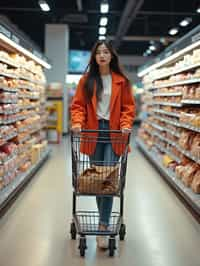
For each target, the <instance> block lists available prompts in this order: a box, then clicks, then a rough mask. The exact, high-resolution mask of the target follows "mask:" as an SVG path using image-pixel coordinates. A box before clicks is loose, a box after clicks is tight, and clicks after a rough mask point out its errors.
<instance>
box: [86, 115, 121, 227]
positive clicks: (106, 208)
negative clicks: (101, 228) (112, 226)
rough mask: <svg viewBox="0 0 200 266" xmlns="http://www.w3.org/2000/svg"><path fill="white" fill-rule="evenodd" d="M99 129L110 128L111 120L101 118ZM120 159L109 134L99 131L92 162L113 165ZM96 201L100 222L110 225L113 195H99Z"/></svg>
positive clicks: (91, 157) (91, 158)
mask: <svg viewBox="0 0 200 266" xmlns="http://www.w3.org/2000/svg"><path fill="white" fill-rule="evenodd" d="M99 129H100V130H109V121H106V120H99ZM102 138H103V141H102ZM104 141H105V142H104ZM118 160H119V156H118V155H116V154H115V153H114V151H113V149H112V144H111V142H110V137H109V134H108V133H105V132H99V138H98V141H97V144H96V149H95V152H94V154H93V155H91V156H90V162H91V163H93V164H95V165H109V166H111V165H112V166H113V165H115V164H116V163H117V162H118ZM96 201H97V207H98V211H99V217H100V218H99V224H100V225H105V226H108V225H109V220H110V215H111V212H112V205H113V197H112V196H97V197H96Z"/></svg>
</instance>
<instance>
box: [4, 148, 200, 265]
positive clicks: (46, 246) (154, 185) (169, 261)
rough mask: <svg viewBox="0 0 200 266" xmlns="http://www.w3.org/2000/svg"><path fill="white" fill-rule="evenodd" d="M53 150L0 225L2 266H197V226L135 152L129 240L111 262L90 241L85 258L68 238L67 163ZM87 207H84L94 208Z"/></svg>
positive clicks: (199, 258) (128, 189)
mask: <svg viewBox="0 0 200 266" xmlns="http://www.w3.org/2000/svg"><path fill="white" fill-rule="evenodd" d="M65 147H66V145H62V146H59V147H56V148H55V149H54V151H53V154H52V156H51V158H50V159H49V161H48V162H47V163H46V165H45V166H44V167H43V168H42V169H41V170H40V172H39V173H38V174H37V176H35V178H34V179H33V180H32V181H31V182H30V183H29V185H28V186H27V187H26V189H25V190H24V191H23V193H22V194H21V195H20V196H19V197H18V199H17V201H16V202H15V203H14V204H13V206H12V207H11V208H10V209H9V211H8V212H7V213H6V215H5V216H4V217H2V218H1V219H0V265H1V266H4V265H6V266H25V265H26V266H27V265H28V266H55V265H56V266H63V265H73V266H76V265H98V266H100V265H105V266H106V265H111V264H113V265H116V266H118V265H124V266H126V265H137V266H140V265H141V266H147V265H148V266H169V265H170V266H188V265H191V266H199V265H200V256H199V246H200V226H199V224H198V223H197V222H196V221H195V220H194V219H193V217H192V216H191V214H190V213H189V212H188V211H187V209H185V207H184V206H183V205H182V203H181V202H180V200H179V199H177V198H176V196H175V195H174V192H173V191H172V190H171V189H170V188H169V187H168V186H167V185H166V183H165V182H164V181H163V180H162V179H161V178H160V176H159V174H158V173H156V172H155V170H154V168H153V167H152V166H151V165H150V164H149V163H148V162H147V161H146V160H145V159H144V158H143V156H142V155H141V154H140V152H139V151H137V150H136V149H135V148H134V152H133V153H132V154H131V155H130V157H129V168H128V173H127V176H128V180H127V181H128V182H127V186H126V219H125V222H126V224H127V227H128V235H127V239H126V241H125V242H123V243H120V250H119V252H117V254H116V256H115V257H114V258H109V257H108V256H107V253H106V252H105V253H104V252H100V251H96V246H95V240H94V239H89V241H88V251H87V254H86V258H85V259H83V258H80V256H79V252H78V249H77V242H74V241H72V240H70V238H69V234H68V231H69V223H70V219H71V178H70V172H71V170H70V164H71V161H70V157H69V153H67V152H65ZM90 202H91V201H88V200H86V201H83V202H82V204H83V205H87V206H95V204H93V203H94V202H93V203H92V204H91V203H90Z"/></svg>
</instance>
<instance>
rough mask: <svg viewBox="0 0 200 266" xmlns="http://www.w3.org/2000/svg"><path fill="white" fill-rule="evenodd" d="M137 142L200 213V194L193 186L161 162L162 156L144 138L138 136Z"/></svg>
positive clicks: (163, 174)
mask: <svg viewBox="0 0 200 266" xmlns="http://www.w3.org/2000/svg"><path fill="white" fill-rule="evenodd" d="M136 143H137V145H138V146H139V148H140V149H141V150H142V152H143V153H144V154H145V155H146V156H147V158H148V159H149V160H150V161H151V162H152V163H153V164H154V165H155V166H156V168H157V169H158V170H159V172H160V173H161V174H162V176H163V177H164V178H166V180H167V181H168V182H169V183H170V184H171V185H172V186H173V187H174V188H175V189H176V190H177V191H178V192H179V194H180V195H181V196H182V197H183V198H184V199H185V200H186V201H187V203H188V204H189V205H190V206H191V207H192V208H193V209H194V210H195V211H196V212H197V213H198V215H200V195H199V194H195V193H194V192H193V191H192V190H191V188H188V187H186V186H185V185H184V184H183V183H182V181H181V180H179V179H178V178H177V177H176V175H175V173H174V172H172V171H171V170H170V169H167V168H166V167H164V166H163V165H162V164H161V163H160V161H161V160H160V158H159V157H158V155H157V154H156V153H153V152H152V151H151V150H149V149H148V147H147V146H146V145H145V144H144V142H143V141H142V140H140V139H139V138H136Z"/></svg>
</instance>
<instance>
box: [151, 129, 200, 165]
mask: <svg viewBox="0 0 200 266" xmlns="http://www.w3.org/2000/svg"><path fill="white" fill-rule="evenodd" d="M148 133H149V132H148ZM152 135H153V136H157V137H158V138H160V139H161V140H163V141H165V142H167V143H168V144H170V145H172V146H174V147H176V148H177V150H179V151H180V152H181V153H182V154H184V155H185V156H186V157H188V158H190V159H191V160H193V161H194V162H196V163H198V164H200V158H197V157H195V156H194V155H192V153H191V152H189V151H186V150H184V149H183V148H181V147H180V146H179V145H178V143H176V142H174V141H172V140H170V139H168V138H166V137H163V136H161V135H160V134H159V133H157V132H153V133H152ZM155 144H156V143H155ZM176 161H177V160H176Z"/></svg>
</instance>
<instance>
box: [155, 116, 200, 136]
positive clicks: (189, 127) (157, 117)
mask: <svg viewBox="0 0 200 266" xmlns="http://www.w3.org/2000/svg"><path fill="white" fill-rule="evenodd" d="M154 117H155V118H156V119H158V120H160V121H163V122H165V123H168V124H171V125H174V126H176V127H182V128H186V129H189V130H192V131H195V132H198V133H200V128H198V127H194V126H192V125H187V124H184V123H180V122H175V121H172V120H169V119H166V118H163V117H159V116H157V115H154Z"/></svg>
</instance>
